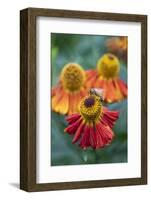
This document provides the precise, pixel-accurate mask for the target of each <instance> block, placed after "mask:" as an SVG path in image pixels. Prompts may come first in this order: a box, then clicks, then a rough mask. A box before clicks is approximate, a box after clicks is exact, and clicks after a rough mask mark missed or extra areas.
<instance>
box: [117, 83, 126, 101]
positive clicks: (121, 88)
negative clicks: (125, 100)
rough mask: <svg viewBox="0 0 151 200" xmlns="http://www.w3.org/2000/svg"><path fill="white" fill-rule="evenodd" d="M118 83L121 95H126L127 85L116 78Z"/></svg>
mask: <svg viewBox="0 0 151 200" xmlns="http://www.w3.org/2000/svg"><path fill="white" fill-rule="evenodd" d="M118 85H119V88H120V90H121V92H122V94H123V96H125V97H127V85H126V84H125V83H124V81H122V80H118Z"/></svg>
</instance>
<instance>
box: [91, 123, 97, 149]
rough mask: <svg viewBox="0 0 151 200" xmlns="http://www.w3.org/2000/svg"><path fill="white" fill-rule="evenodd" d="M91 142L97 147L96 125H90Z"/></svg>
mask: <svg viewBox="0 0 151 200" xmlns="http://www.w3.org/2000/svg"><path fill="white" fill-rule="evenodd" d="M90 144H91V146H92V147H93V149H95V148H96V144H97V140H96V129H95V127H90Z"/></svg>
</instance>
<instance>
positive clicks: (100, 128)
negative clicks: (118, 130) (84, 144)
mask: <svg viewBox="0 0 151 200" xmlns="http://www.w3.org/2000/svg"><path fill="white" fill-rule="evenodd" d="M96 137H97V145H96V148H102V147H104V146H106V145H108V144H110V143H111V141H112V139H113V137H114V133H113V131H112V129H111V128H110V127H109V126H106V125H104V124H103V123H98V124H97V125H96Z"/></svg>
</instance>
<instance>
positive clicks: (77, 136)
mask: <svg viewBox="0 0 151 200" xmlns="http://www.w3.org/2000/svg"><path fill="white" fill-rule="evenodd" d="M84 126H85V124H83V123H81V124H80V126H79V127H78V129H77V131H76V133H75V135H74V138H73V140H72V143H75V142H77V141H78V140H79V138H80V137H81V135H82V133H83V129H84Z"/></svg>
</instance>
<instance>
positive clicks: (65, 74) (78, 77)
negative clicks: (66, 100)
mask: <svg viewBox="0 0 151 200" xmlns="http://www.w3.org/2000/svg"><path fill="white" fill-rule="evenodd" d="M61 81H62V84H63V87H64V89H65V90H67V91H69V92H75V91H79V90H80V89H81V87H82V86H83V84H84V81H85V73H84V70H83V69H82V67H81V66H80V65H78V64H76V63H69V64H67V65H65V66H64V68H63V70H62V72H61Z"/></svg>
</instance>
